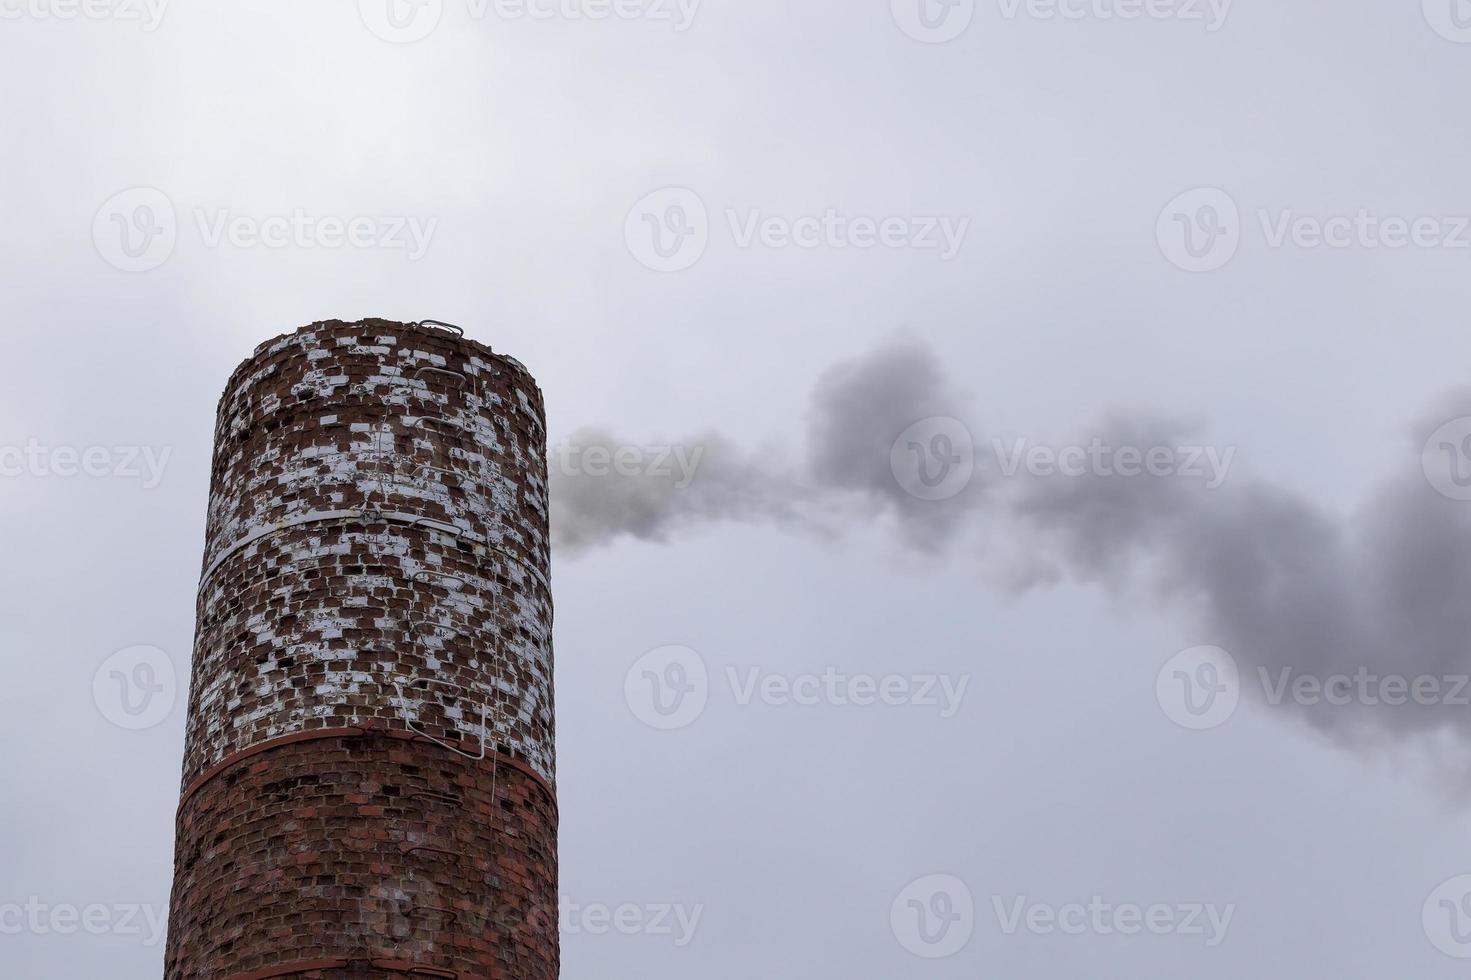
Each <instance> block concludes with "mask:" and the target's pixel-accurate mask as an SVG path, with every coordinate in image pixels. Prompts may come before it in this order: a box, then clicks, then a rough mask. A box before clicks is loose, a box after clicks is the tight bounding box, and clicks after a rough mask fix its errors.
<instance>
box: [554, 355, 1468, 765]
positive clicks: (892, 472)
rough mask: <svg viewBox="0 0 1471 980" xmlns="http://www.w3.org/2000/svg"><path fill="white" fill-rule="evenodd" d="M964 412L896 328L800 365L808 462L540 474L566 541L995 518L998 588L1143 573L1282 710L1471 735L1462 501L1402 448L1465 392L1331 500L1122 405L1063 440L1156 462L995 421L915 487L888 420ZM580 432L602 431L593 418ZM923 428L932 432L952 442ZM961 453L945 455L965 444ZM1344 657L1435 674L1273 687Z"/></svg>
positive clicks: (1462, 403)
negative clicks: (947, 487) (663, 473)
mask: <svg viewBox="0 0 1471 980" xmlns="http://www.w3.org/2000/svg"><path fill="white" fill-rule="evenodd" d="M965 415H966V412H965V402H964V399H963V397H962V396H961V394H960V392H959V391H958V389H957V388H956V387H955V386H954V384H953V383H952V382H951V381H950V380H949V379H948V378H947V377H946V376H945V373H944V371H943V370H942V368H941V366H940V363H939V360H938V358H937V357H936V356H935V355H934V354H933V352H931V351H930V350H928V349H927V348H926V347H925V346H924V345H923V344H921V343H919V342H918V341H916V340H914V339H913V338H901V339H898V340H896V341H894V342H891V343H889V344H887V345H885V346H884V347H882V348H880V349H879V350H877V351H875V352H873V353H871V354H869V355H867V356H865V357H862V358H859V359H856V360H853V361H851V362H848V363H844V364H840V365H838V366H836V367H834V368H833V369H831V370H830V371H829V372H827V373H826V374H825V375H824V376H823V377H822V378H821V379H820V380H819V382H818V384H817V385H816V388H815V391H814V395H813V402H812V408H811V412H810V416H809V427H808V439H807V446H806V453H805V458H806V459H807V460H809V463H808V465H807V466H805V467H800V468H794V467H791V466H789V465H786V464H784V463H779V462H778V461H777V457H775V456H774V455H772V454H769V453H767V454H751V455H743V454H741V453H740V452H739V451H737V450H736V449H735V448H734V447H732V446H731V445H730V444H729V443H727V442H726V441H724V440H721V439H719V438H718V437H706V438H705V439H702V440H698V441H695V443H694V444H698V445H701V446H704V447H705V448H706V449H707V453H706V457H705V462H704V464H703V466H702V468H701V469H700V470H699V472H698V473H697V474H696V475H695V476H694V479H693V481H692V482H691V483H690V484H689V485H688V486H687V487H685V488H683V489H679V488H677V487H676V486H675V485H674V483H673V482H672V481H670V480H669V479H667V478H653V477H639V478H631V479H616V478H610V479H604V480H589V479H586V478H583V477H581V476H577V475H568V474H565V473H564V474H561V475H560V477H559V478H554V482H553V498H554V504H555V506H554V515H556V517H557V520H558V525H559V526H558V528H557V532H558V540H559V542H560V543H562V544H563V545H571V546H573V547H589V546H593V545H598V544H604V543H607V542H609V541H612V540H615V539H616V538H618V537H620V536H624V535H629V536H633V537H636V538H644V539H652V540H665V539H667V538H668V537H669V536H670V535H671V534H672V533H674V532H675V531H678V530H684V529H690V528H693V527H695V526H697V525H699V524H701V523H704V522H710V521H721V520H730V521H742V522H753V523H780V524H784V525H787V526H790V527H794V528H800V529H804V530H821V529H824V528H833V527H837V528H840V527H841V526H842V525H843V523H844V522H849V523H851V522H853V521H855V520H863V521H865V522H866V521H868V520H871V519H873V518H874V517H880V516H881V517H884V518H886V519H888V520H890V521H892V522H893V523H894V525H895V526H896V528H897V531H898V533H899V534H900V535H901V537H902V538H903V540H904V541H905V542H906V544H908V545H909V546H911V547H914V548H916V549H921V550H925V551H935V550H939V549H942V548H944V547H945V545H946V544H947V543H949V542H952V541H955V540H957V539H959V538H960V537H962V536H963V535H966V534H969V533H971V532H978V531H980V530H982V529H983V528H986V527H995V528H1000V529H1002V532H1003V534H1004V536H1005V537H1006V538H1007V539H1008V540H1007V542H1006V544H1007V545H1008V548H1007V550H1006V551H1005V552H1004V554H1005V555H1007V556H1025V557H1022V558H1017V557H1005V558H1003V557H1002V556H1001V555H1002V553H998V552H996V551H991V552H989V553H988V554H987V556H986V558H985V559H984V560H985V562H986V570H987V572H988V578H990V579H992V580H994V581H996V582H998V583H1001V584H1004V585H1005V586H1007V587H1009V588H1012V589H1016V590H1025V589H1031V588H1038V587H1042V586H1045V585H1047V584H1049V583H1053V582H1057V581H1062V580H1073V581H1079V582H1085V583H1096V584H1100V585H1103V586H1105V587H1110V588H1121V587H1123V586H1125V585H1126V584H1128V583H1142V584H1144V585H1146V586H1147V589H1146V592H1145V594H1146V595H1147V596H1148V597H1149V601H1151V602H1152V603H1155V604H1159V605H1164V606H1168V607H1169V608H1173V609H1180V610H1183V611H1185V612H1187V613H1188V614H1190V615H1192V616H1193V617H1194V618H1195V619H1196V620H1197V621H1198V627H1199V630H1200V632H1199V634H1198V635H1199V636H1202V637H1211V638H1214V639H1212V640H1211V642H1213V643H1215V644H1216V645H1219V646H1221V647H1223V648H1225V649H1227V650H1228V651H1230V652H1231V653H1232V654H1233V656H1234V657H1235V658H1236V659H1237V661H1238V662H1239V663H1240V665H1241V674H1242V682H1243V689H1244V690H1245V691H1246V692H1247V693H1248V695H1249V696H1253V697H1255V698H1256V699H1257V700H1259V701H1260V700H1269V697H1268V695H1269V694H1272V693H1275V696H1276V697H1277V698H1278V700H1279V701H1280V703H1281V704H1282V706H1283V710H1288V711H1291V712H1292V713H1293V714H1294V716H1295V717H1298V718H1301V719H1303V720H1305V721H1307V722H1308V723H1310V724H1311V725H1313V726H1314V727H1316V728H1317V729H1319V730H1320V731H1322V732H1324V733H1326V734H1328V735H1330V736H1331V737H1333V738H1335V739H1337V740H1339V741H1341V742H1345V743H1351V744H1364V743H1368V742H1371V741H1372V740H1373V739H1374V738H1375V737H1376V736H1380V735H1383V734H1392V735H1422V734H1431V733H1436V732H1454V733H1456V734H1458V735H1462V736H1471V684H1468V685H1467V687H1466V688H1465V689H1464V690H1459V691H1456V690H1454V689H1455V688H1456V685H1457V684H1458V683H1460V679H1461V678H1462V677H1465V676H1467V675H1471V601H1468V596H1471V503H1468V502H1464V501H1461V500H1456V499H1451V497H1449V496H1447V495H1446V494H1445V493H1442V492H1437V488H1436V487H1433V486H1432V485H1431V483H1430V482H1429V481H1427V479H1426V477H1425V474H1424V473H1422V472H1421V466H1420V463H1421V460H1420V455H1419V454H1420V450H1421V447H1423V446H1424V445H1425V444H1426V439H1427V437H1428V436H1429V435H1430V433H1431V432H1432V431H1434V430H1435V429H1436V427H1437V426H1439V425H1440V424H1441V423H1442V422H1444V421H1445V420H1447V419H1454V418H1457V417H1465V416H1471V392H1467V393H1461V394H1459V395H1458V396H1456V397H1455V398H1453V399H1448V400H1446V401H1445V402H1444V403H1443V404H1442V405H1440V406H1439V407H1438V410H1437V411H1435V412H1433V413H1429V414H1427V416H1426V417H1425V418H1424V419H1422V420H1421V422H1420V423H1419V424H1418V425H1417V426H1416V427H1415V430H1414V432H1413V437H1414V438H1413V442H1412V443H1411V448H1412V449H1413V450H1414V456H1413V463H1412V464H1411V465H1410V466H1408V467H1407V472H1406V473H1405V474H1403V475H1402V476H1400V477H1399V478H1397V479H1392V480H1389V481H1387V482H1385V483H1383V484H1382V485H1381V486H1379V487H1378V488H1377V489H1376V490H1375V491H1374V492H1373V493H1372V494H1371V495H1370V496H1369V498H1368V501H1367V503H1366V504H1365V505H1364V506H1362V507H1361V508H1359V509H1358V510H1357V511H1356V512H1354V513H1353V514H1352V515H1350V516H1348V517H1341V516H1339V515H1336V514H1333V513H1331V512H1329V511H1327V510H1325V509H1324V508H1322V507H1319V506H1317V505H1316V504H1314V503H1313V502H1312V501H1310V500H1305V499H1302V498H1301V497H1299V496H1297V495H1295V494H1293V493H1291V492H1289V491H1287V490H1284V489H1282V488H1279V487H1275V486H1272V485H1270V484H1267V483H1262V482H1247V481H1238V480H1232V481H1228V482H1225V483H1224V485H1219V486H1218V485H1217V484H1219V483H1220V482H1221V480H1223V479H1224V476H1225V472H1226V467H1228V466H1229V463H1230V455H1229V453H1225V454H1221V455H1218V456H1216V457H1215V458H1214V459H1213V465H1214V466H1215V469H1216V470H1217V473H1216V474H1215V475H1216V477H1217V478H1218V479H1216V480H1215V481H1212V480H1211V479H1209V474H1207V476H1206V477H1204V478H1188V477H1190V476H1192V474H1189V473H1187V471H1186V464H1187V463H1188V462H1189V461H1191V460H1192V459H1193V458H1194V457H1195V456H1196V454H1195V453H1187V452H1185V451H1184V450H1185V449H1187V448H1188V447H1189V444H1190V442H1191V440H1192V439H1194V438H1196V436H1195V434H1194V431H1193V429H1192V428H1191V427H1190V426H1188V425H1185V424H1183V423H1181V422H1179V421H1176V420H1171V419H1163V418H1158V417H1152V416H1148V415H1140V414H1136V415H1133V416H1122V417H1115V418H1112V419H1110V420H1107V421H1106V422H1105V423H1104V424H1103V425H1101V426H1100V427H1099V428H1098V429H1096V430H1095V432H1094V433H1093V434H1092V435H1091V436H1090V438H1089V439H1088V440H1079V441H1078V447H1079V448H1078V453H1077V457H1078V459H1083V458H1084V452H1085V447H1088V446H1096V447H1099V448H1100V450H1101V451H1103V452H1104V453H1106V452H1107V451H1108V450H1109V449H1110V448H1111V447H1137V448H1138V449H1139V450H1140V453H1139V455H1138V457H1135V459H1137V458H1142V456H1143V453H1144V452H1145V451H1147V450H1148V449H1149V448H1150V447H1155V448H1162V447H1169V448H1168V451H1167V452H1165V453H1164V454H1162V455H1161V456H1160V457H1159V458H1158V459H1156V460H1155V462H1156V463H1157V464H1158V466H1159V469H1158V472H1153V471H1150V470H1148V468H1147V467H1141V466H1138V465H1136V466H1135V467H1134V469H1133V470H1132V471H1130V472H1128V473H1125V472H1123V471H1122V470H1121V467H1119V466H1118V465H1117V464H1118V460H1119V457H1117V456H1116V455H1115V456H1108V455H1102V456H1100V457H1099V459H1101V460H1103V461H1104V463H1105V464H1107V465H1104V466H1102V467H1101V468H1100V466H1099V463H1098V460H1091V461H1089V462H1088V464H1087V465H1085V466H1083V467H1082V468H1081V469H1080V471H1078V472H1076V473H1072V474H1068V475H1058V473H1057V472H1055V470H1056V469H1057V466H1058V462H1059V461H1058V460H1056V459H1050V460H1049V459H1046V458H1044V459H1043V460H1042V462H1044V463H1047V464H1048V465H1049V466H1051V467H1052V469H1051V470H1048V469H1041V470H1039V469H1037V468H1036V467H1034V466H1031V465H1029V464H1027V463H1026V462H1025V461H1026V460H1028V459H1029V457H1026V456H1025V452H1026V448H1025V447H1018V449H1017V450H1016V452H1015V454H1014V455H1013V456H1012V458H1010V459H1009V460H1008V459H1007V458H1006V456H1007V451H1006V449H1005V447H1004V444H1003V443H1002V442H1000V441H997V442H994V443H991V444H992V445H994V446H995V447H996V448H997V453H996V454H995V455H996V456H998V457H1001V458H1000V459H999V460H998V459H991V458H987V459H981V458H979V456H978V457H977V458H976V459H975V460H974V463H975V473H974V476H973V477H971V478H970V479H969V480H968V481H967V482H966V485H965V487H964V489H963V491H961V492H956V493H954V494H953V495H945V496H943V498H940V497H932V499H922V497H923V494H924V488H923V487H917V486H916V485H909V484H907V483H906V481H905V480H904V479H903V477H904V474H903V473H902V472H901V469H902V468H901V466H900V461H901V459H902V458H903V457H904V454H905V453H906V452H908V451H910V450H913V451H915V452H916V453H919V454H921V455H922V454H923V453H924V452H925V451H926V449H927V447H928V446H929V445H930V443H928V442H926V441H925V440H924V439H917V440H915V441H913V442H910V443H909V444H908V445H906V444H905V440H904V439H903V438H901V435H902V434H903V433H905V432H906V431H907V430H909V429H910V428H911V427H912V426H914V425H915V423H920V422H922V420H925V419H929V418H932V417H951V418H956V417H960V418H963V417H965ZM1467 431H1468V435H1471V426H1468V430H1467ZM978 435H979V434H977V436H978ZM896 439H897V440H899V442H898V443H896ZM595 441H599V443H600V444H602V445H608V446H612V445H614V444H615V443H614V441H613V440H611V439H608V438H607V437H606V436H598V437H597V439H596V440H595ZM934 445H936V446H939V447H943V449H944V451H945V452H949V447H950V445H951V444H950V443H949V442H945V443H935V444H934ZM1446 448H1447V451H1449V450H1451V449H1452V448H1453V447H1450V446H1447V447H1446ZM1467 448H1471V445H1468V447H1467ZM936 452H937V453H938V452H939V450H936ZM962 455H963V454H961V453H958V452H957V453H954V454H953V458H954V460H955V461H959V462H962V463H968V462H970V461H968V460H963V459H962V458H961V457H962ZM1467 455H1468V456H1471V453H1468V454H1467ZM1134 461H1135V460H1134V459H1131V460H1130V462H1134ZM1195 461H1196V462H1198V460H1195ZM921 462H922V461H921ZM1033 462H1035V461H1033ZM1074 462H1077V460H1074ZM1467 482H1471V480H1468V481H1467ZM916 490H918V491H919V493H918V494H917V493H916ZM1468 496H1471V491H1468ZM1362 675H1367V676H1368V677H1369V678H1374V679H1378V680H1379V681H1382V680H1383V679H1384V678H1390V677H1399V678H1404V679H1405V681H1406V683H1407V684H1409V685H1411V687H1412V690H1413V685H1414V684H1415V683H1417V682H1426V683H1430V682H1434V683H1436V684H1438V694H1437V696H1436V697H1435V698H1433V699H1427V703H1417V700H1419V699H1417V698H1416V697H1414V695H1413V694H1411V695H1410V696H1409V698H1408V703H1400V704H1390V703H1386V702H1384V701H1383V700H1377V698H1378V696H1379V694H1381V693H1382V692H1383V690H1384V688H1383V687H1382V686H1375V687H1371V688H1369V689H1368V690H1369V692H1370V695H1371V696H1370V697H1369V698H1365V697H1363V696H1362V695H1361V694H1359V693H1353V695H1352V697H1350V699H1349V701H1348V702H1347V703H1333V701H1332V699H1328V698H1322V697H1320V698H1318V699H1317V701H1316V703H1307V702H1306V701H1305V700H1303V699H1296V698H1294V697H1293V696H1292V695H1291V693H1290V692H1291V684H1292V683H1294V682H1295V681H1297V680H1298V679H1299V678H1303V677H1307V678H1311V679H1314V680H1316V681H1317V682H1318V683H1327V682H1329V681H1330V679H1332V678H1335V677H1346V678H1355V677H1356V676H1362ZM1425 679H1430V681H1426V680H1425ZM1284 683H1285V684H1286V685H1287V686H1286V687H1285V688H1284V687H1283V686H1282V685H1283V684H1284ZM1345 690H1347V689H1345ZM1396 690H1397V689H1396ZM1284 694H1285V696H1284ZM1456 695H1459V696H1460V698H1464V699H1466V702H1468V703H1462V702H1460V701H1458V700H1457V697H1456Z"/></svg>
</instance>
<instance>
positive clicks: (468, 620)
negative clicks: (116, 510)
mask: <svg viewBox="0 0 1471 980" xmlns="http://www.w3.org/2000/svg"><path fill="white" fill-rule="evenodd" d="M548 565H549V558H548V545H547V482H546V427H545V414H544V409H543V405H542V396H541V392H540V390H539V389H538V388H537V386H536V383H535V381H534V380H533V379H532V377H531V375H530V374H528V373H527V371H526V369H525V368H524V367H522V366H521V365H520V364H519V363H517V362H516V361H515V360H513V359H511V358H509V357H506V356H504V355H500V354H496V353H493V352H492V351H491V350H490V349H489V348H487V347H485V346H483V345H481V344H477V343H474V342H471V341H469V340H466V339H464V338H463V337H462V336H461V335H460V332H459V331H458V329H457V328H453V327H450V326H448V325H444V324H438V323H435V322H432V321H426V322H424V323H421V324H410V323H395V322H390V321H386V320H364V321H360V322H357V323H344V322H340V321H328V322H324V323H315V324H312V325H311V326H308V327H303V328H302V329H300V330H298V331H297V332H296V333H293V334H287V335H285V336H282V337H279V338H277V339H275V340H272V341H269V342H267V343H266V344H263V345H262V346H261V347H259V348H258V349H257V350H256V352H255V354H254V355H253V356H252V357H251V358H250V359H249V360H247V361H246V362H245V363H244V364H242V365H241V366H240V368H239V369H238V370H237V371H236V372H235V374H234V376H233V377H232V378H231V379H230V382H229V385H228V386H227V388H226V390H225V394H224V397H223V399H222V400H221V402H220V409H219V419H218V423H217V426H216V430H215V455H214V466H213V472H212V478H211V490H210V502H209V521H208V533H207V541H206V546H205V557H204V571H203V578H202V581H201V583H200V587H199V597H198V610H197V613H198V629H197V634H196V639H195V649H194V665H193V683H192V693H191V700H190V709H189V724H188V734H187V742H186V746H185V757H184V779H183V793H182V799H181V801H180V804H179V811H178V845H177V852H176V856H175V871H174V888H173V897H172V909H171V914H170V929H169V941H168V952H167V961H166V967H165V977H166V978H167V980H196V978H207V980H266V978H272V977H303V978H308V980H311V978H321V980H346V978H375V980H377V978H383V977H414V978H424V977H445V978H461V980H472V978H474V980H481V978H485V980H490V978H496V980H499V978H505V980H555V978H556V976H557V973H558V945H557V836H556V835H557V803H556V791H555V751H554V745H553V714H552V644H551V626H552V599H551V592H550V588H549V584H548V575H549V567H548Z"/></svg>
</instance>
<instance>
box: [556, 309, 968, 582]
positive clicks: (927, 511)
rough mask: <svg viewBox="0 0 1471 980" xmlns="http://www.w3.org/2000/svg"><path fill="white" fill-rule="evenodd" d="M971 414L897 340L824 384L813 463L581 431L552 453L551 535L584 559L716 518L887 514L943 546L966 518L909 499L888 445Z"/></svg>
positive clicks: (918, 354)
mask: <svg viewBox="0 0 1471 980" xmlns="http://www.w3.org/2000/svg"><path fill="white" fill-rule="evenodd" d="M962 408H963V400H962V398H961V397H960V395H959V394H958V392H957V391H956V390H955V389H953V388H952V387H951V386H950V385H949V383H948V382H947V380H946V379H945V376H944V371H943V370H942V368H941V366H940V363H939V359H938V358H937V357H936V355H935V354H934V352H933V351H931V350H930V349H929V348H927V347H926V346H924V345H923V344H922V343H920V342H919V341H918V340H916V339H914V338H911V337H899V338H896V339H895V340H893V341H891V342H889V343H888V344H885V345H884V346H882V347H880V348H879V349H878V350H875V351H873V352H872V353H870V354H868V355H867V356H865V357H863V358H860V359H857V360H855V361H852V362H848V363H844V364H839V365H837V366H836V367H834V368H832V369H831V370H830V371H829V372H828V373H827V374H825V375H824V376H823V377H822V378H821V379H820V380H819V381H818V384H817V388H816V391H815V393H814V396H813V404H812V407H811V410H810V413H809V415H808V419H807V423H808V437H807V442H806V446H807V451H806V453H805V454H804V458H805V459H807V460H808V461H809V462H808V464H807V465H806V466H796V465H793V464H792V463H791V462H790V460H789V459H788V458H787V456H786V454H784V453H782V452H780V451H778V450H775V449H770V448H768V449H765V450H762V451H760V452H755V453H745V452H743V451H741V450H740V449H739V448H738V447H736V446H735V445H733V444H732V443H731V442H730V441H729V440H727V439H725V438H724V437H722V436H720V435H716V434H707V435H703V436H695V437H691V438H687V439H683V440H680V441H679V442H677V443H675V444H673V446H651V445H649V443H648V442H647V441H639V440H629V439H623V438H619V437H616V436H614V435H613V434H612V433H609V432H607V431H604V430H598V429H587V430H583V431H581V432H578V433H576V434H575V435H574V436H573V437H572V439H571V440H570V442H569V443H568V444H567V445H565V446H562V447H559V448H558V449H556V450H554V451H553V453H552V460H551V467H550V472H551V491H552V532H553V540H554V543H555V544H556V545H557V547H558V548H560V549H562V550H564V551H570V552H572V553H577V552H580V551H584V550H586V549H588V548H592V547H597V546H600V545H606V544H610V543H612V542H614V541H617V540H618V539H620V538H624V537H629V538H634V539H638V540H645V541H666V540H668V539H669V537H670V535H671V534H673V533H674V532H676V531H677V530H684V529H692V528H694V527H697V526H698V525H700V524H706V523H711V522H716V521H738V522H744V523H767V524H776V525H780V526H785V527H789V528H793V529H798V530H802V531H804V532H809V533H818V534H828V533H831V532H832V531H833V529H834V527H835V526H841V525H842V524H843V523H844V522H847V521H852V520H854V519H857V518H859V517H862V516H867V515H874V514H880V513H884V514H889V515H892V516H894V517H895V518H897V519H898V521H899V523H900V524H901V526H902V527H903V528H904V534H905V536H906V539H907V540H909V541H910V542H911V543H913V544H914V545H916V546H918V547H922V548H934V547H936V546H938V544H939V543H940V542H941V540H942V539H943V537H944V535H945V533H946V532H948V531H950V530H952V529H954V528H955V527H957V526H958V525H959V524H961V523H963V522H964V520H965V517H964V515H962V514H960V513H957V511H956V510H955V509H946V508H934V507H931V506H928V504H927V502H926V501H923V500H918V499H916V498H915V497H913V496H911V495H909V494H908V493H906V492H905V491H904V489H903V488H902V487H901V486H900V485H899V484H898V483H897V482H896V481H895V479H894V474H893V472H892V471H891V468H890V462H889V455H890V448H891V447H892V445H893V443H894V439H895V438H896V437H897V436H898V435H899V434H900V433H901V432H902V431H903V430H904V428H905V426H907V425H909V424H910V423H911V422H913V421H916V420H919V419H923V418H926V417H929V416H937V415H940V416H943V415H958V414H963V413H962V411H961V410H962ZM666 451H668V452H667V454H666ZM590 453H591V454H592V455H591V456H590V455H589V454H590ZM619 453H622V454H624V456H625V458H626V459H627V460H628V461H629V465H628V466H625V467H624V468H623V472H622V473H619V472H616V467H615V466H614V465H613V464H612V463H606V462H604V461H605V459H607V460H611V459H612V458H614V457H615V456H616V455H617V454H619ZM635 459H638V460H639V461H640V463H637V464H636V463H634V462H633V461H634V460H635ZM681 459H682V460H683V461H684V462H683V464H682V463H681Z"/></svg>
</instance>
